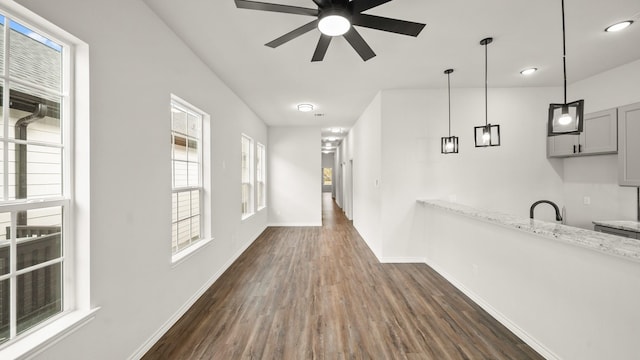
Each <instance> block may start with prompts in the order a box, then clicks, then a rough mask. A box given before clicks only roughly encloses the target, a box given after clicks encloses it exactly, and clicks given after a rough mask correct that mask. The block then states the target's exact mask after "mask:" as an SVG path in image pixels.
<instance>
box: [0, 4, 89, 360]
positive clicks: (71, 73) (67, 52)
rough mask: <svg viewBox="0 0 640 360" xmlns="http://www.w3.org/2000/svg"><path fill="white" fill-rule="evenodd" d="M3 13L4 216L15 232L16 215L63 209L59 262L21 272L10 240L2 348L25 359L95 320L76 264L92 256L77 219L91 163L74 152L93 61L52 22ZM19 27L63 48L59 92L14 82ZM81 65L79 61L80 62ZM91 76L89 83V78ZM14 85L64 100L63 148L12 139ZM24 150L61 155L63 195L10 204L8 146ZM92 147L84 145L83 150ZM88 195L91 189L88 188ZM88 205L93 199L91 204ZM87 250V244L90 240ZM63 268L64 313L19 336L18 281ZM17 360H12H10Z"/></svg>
mask: <svg viewBox="0 0 640 360" xmlns="http://www.w3.org/2000/svg"><path fill="white" fill-rule="evenodd" d="M0 13H1V14H2V15H3V16H4V17H5V21H4V26H3V31H4V32H3V33H2V35H1V36H3V37H4V39H5V42H4V44H3V47H4V54H3V56H4V58H5V61H4V64H3V70H2V71H0V85H1V86H2V88H3V94H2V97H3V99H2V100H3V111H2V115H1V116H2V118H3V125H2V126H3V127H4V128H3V131H2V136H1V137H0V143H2V144H3V146H2V150H0V152H2V160H1V161H0V163H1V164H2V165H0V166H2V169H3V171H2V174H1V175H0V176H2V178H3V180H2V183H3V190H2V191H1V192H0V212H1V213H10V214H11V225H10V226H11V228H12V230H15V229H16V226H17V221H16V220H17V219H16V213H17V212H20V211H29V210H36V209H47V208H55V207H59V208H60V217H61V221H60V226H61V235H60V237H61V238H60V242H61V244H60V252H61V253H60V256H59V257H57V258H54V259H50V260H45V261H43V262H40V263H38V264H36V265H31V266H28V267H25V268H23V269H17V261H16V260H17V259H16V257H17V245H18V244H19V243H20V242H22V241H20V240H19V238H18V237H17V232H16V231H12V232H11V235H10V236H9V239H7V240H6V241H4V242H3V243H4V244H6V243H9V254H10V255H9V256H10V269H9V273H7V274H4V275H2V276H0V279H3V280H6V279H9V280H10V283H11V284H10V292H11V295H10V314H11V315H10V317H11V320H10V337H9V340H7V341H6V342H4V343H2V344H0V355H1V356H5V355H7V354H25V353H28V352H29V351H33V349H34V348H37V347H39V346H43V344H45V343H47V342H50V341H52V340H51V339H52V338H54V337H56V336H58V335H60V333H62V332H64V331H68V329H70V328H71V327H75V326H78V323H79V322H81V321H83V320H85V319H87V317H88V316H90V315H91V314H93V313H94V312H95V310H93V311H91V310H89V309H88V306H86V305H88V296H89V288H88V280H89V274H88V272H89V269H84V268H83V270H86V273H85V275H80V274H81V271H79V269H76V262H75V258H76V257H77V256H79V255H84V254H87V253H88V251H85V250H87V249H88V248H86V249H85V248H84V247H83V246H82V244H77V243H76V234H77V233H81V234H82V235H87V236H88V226H78V223H77V222H76V221H75V219H76V206H77V205H76V194H77V193H80V194H86V193H85V192H84V190H85V189H84V188H81V189H76V177H79V176H84V175H86V172H85V171H81V174H80V175H79V174H77V173H76V171H75V169H76V167H75V165H76V162H79V163H85V162H87V163H88V161H86V160H87V159H88V157H85V156H84V155H80V156H79V155H78V154H76V152H75V148H76V132H77V131H78V130H77V128H76V126H75V118H76V116H78V115H79V114H80V115H82V116H83V118H85V119H86V121H87V123H88V120H89V111H88V103H87V104H84V101H88V99H89V96H88V57H87V56H86V55H88V53H87V52H85V50H87V48H86V47H85V46H86V44H84V43H82V42H81V41H80V40H78V39H77V38H75V37H74V36H72V35H70V34H68V33H66V32H64V31H63V30H61V29H59V28H58V27H57V26H55V25H53V24H51V23H50V22H48V21H47V20H44V19H42V18H40V17H39V16H37V15H35V14H33V13H32V12H30V11H28V10H26V9H25V8H23V7H21V6H20V5H17V4H0ZM11 21H14V22H16V23H18V24H19V25H22V26H25V27H26V28H28V29H29V30H32V31H34V32H36V33H37V34H39V35H42V36H44V37H46V38H47V39H49V40H52V41H54V42H55V43H56V44H58V45H60V46H61V50H60V52H61V63H60V71H61V77H60V89H59V90H57V91H56V90H52V89H50V88H47V87H44V86H41V85H39V84H37V83H35V82H31V81H28V80H23V79H19V78H15V77H12V76H11V74H10V66H11V61H10V60H9V58H10V55H9V54H10V38H11V36H12V35H11V27H10V23H11ZM77 59H79V60H80V61H76V60H77ZM85 76H86V77H85ZM15 85H20V86H24V87H26V88H27V89H31V90H33V91H40V92H44V93H47V94H50V95H55V96H58V97H59V98H60V136H61V139H60V143H59V144H54V143H50V142H39V141H29V140H25V141H21V140H18V139H15V138H11V137H10V136H9V132H8V128H9V126H10V125H9V119H10V114H9V111H4V110H8V109H9V108H10V97H11V94H10V92H11V89H12V87H13V86H15ZM79 88H82V89H86V90H87V93H84V94H81V95H78V93H76V90H77V89H79ZM79 128H80V131H81V132H82V133H83V134H84V133H85V131H88V129H89V127H88V125H87V126H80V127H79ZM11 143H12V144H25V145H29V144H32V145H41V144H42V145H45V146H47V147H50V148H58V149H60V162H61V163H60V181H61V184H60V194H59V195H56V196H42V197H31V198H27V199H10V198H9V190H8V188H9V186H11V185H10V183H9V182H8V181H7V179H8V177H9V176H10V175H11V174H10V173H9V171H8V170H9V164H8V163H9V162H10V160H9V158H8V156H7V155H8V153H9V146H6V145H8V144H11ZM86 144H88V142H86V143H82V144H81V146H82V147H83V148H84V146H83V145H86ZM87 189H88V186H87ZM87 200H88V199H87ZM86 243H87V244H88V239H86ZM58 263H59V264H61V266H60V272H61V273H60V278H59V281H60V286H61V289H60V291H61V292H60V296H61V299H60V302H61V305H60V311H59V312H57V313H55V314H53V315H52V316H50V317H48V318H46V319H44V320H42V321H39V322H37V323H36V324H35V325H32V326H29V327H28V328H27V329H26V330H24V331H22V332H21V333H19V334H18V333H17V327H18V324H17V318H16V312H17V309H16V302H17V299H16V296H17V294H16V287H17V284H16V283H17V280H16V278H17V277H18V276H21V275H22V274H26V273H29V272H32V271H36V270H38V269H42V268H46V267H48V266H50V265H53V264H58ZM27 339H29V340H28V343H29V346H28V347H27V346H25V345H23V344H24V343H25V342H27ZM7 356H13V355H7Z"/></svg>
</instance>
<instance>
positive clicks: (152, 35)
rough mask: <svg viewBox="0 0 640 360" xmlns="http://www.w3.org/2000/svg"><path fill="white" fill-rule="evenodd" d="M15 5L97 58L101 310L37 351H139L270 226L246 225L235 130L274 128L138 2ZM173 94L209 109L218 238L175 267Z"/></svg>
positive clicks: (93, 139)
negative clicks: (69, 36)
mask: <svg viewBox="0 0 640 360" xmlns="http://www.w3.org/2000/svg"><path fill="white" fill-rule="evenodd" d="M20 3H21V4H24V5H25V6H27V7H28V8H30V9H32V10H33V11H35V12H36V13H38V14H40V15H41V16H43V17H45V18H47V19H48V20H50V21H51V22H53V23H54V24H56V25H58V26H60V27H61V28H63V29H65V30H67V31H69V32H70V33H71V34H73V35H75V36H77V37H78V38H80V39H82V40H84V41H86V42H87V43H88V44H89V47H90V61H91V62H90V76H91V79H90V81H91V82H90V85H91V86H90V89H91V94H90V95H91V110H90V114H91V136H90V148H91V149H90V150H91V151H90V154H91V155H90V156H91V159H90V162H91V180H90V189H91V190H90V191H91V208H90V211H91V216H90V218H91V237H90V239H79V241H90V242H91V269H90V272H91V304H92V306H96V307H101V309H100V310H99V311H98V313H97V316H96V318H95V319H94V320H92V321H91V322H89V323H88V324H86V325H84V326H83V327H81V328H80V329H79V330H77V331H76V332H74V333H72V334H70V335H68V336H67V337H65V338H64V339H62V340H61V341H59V342H57V343H55V344H54V345H52V346H51V347H50V348H49V349H47V350H46V351H45V352H43V353H41V354H40V355H39V356H37V358H40V359H126V358H129V357H131V356H138V355H140V354H141V353H143V352H144V350H145V349H146V346H150V345H152V343H153V341H154V340H156V339H157V337H158V336H159V335H160V334H161V330H163V329H164V330H166V329H167V326H168V325H170V324H171V321H172V320H175V319H176V316H177V315H179V314H180V311H182V310H185V308H184V306H185V305H189V304H190V303H191V301H193V300H195V297H196V296H197V295H198V294H199V293H200V292H201V291H202V290H204V289H206V288H207V287H208V286H209V285H210V284H211V283H212V281H213V280H215V278H216V277H217V276H219V275H220V273H221V272H222V271H223V270H224V269H225V268H226V266H228V265H229V264H230V262H231V261H233V260H234V259H235V257H236V256H237V255H238V254H239V252H240V251H242V250H243V248H244V247H246V246H247V245H249V244H250V243H251V242H252V240H254V238H255V237H256V236H257V235H258V234H260V233H261V232H262V231H263V229H264V228H265V227H266V224H267V213H266V211H262V212H260V213H258V214H256V215H255V216H253V217H252V218H250V219H249V220H247V221H244V222H242V223H241V222H240V134H241V133H247V134H249V135H251V136H253V137H254V139H255V140H256V141H260V142H261V143H263V144H265V145H267V148H269V143H268V142H267V127H266V126H265V124H264V123H263V122H262V121H261V120H260V119H259V118H257V117H256V115H255V114H254V113H253V112H252V111H251V110H250V109H249V108H248V107H247V106H246V105H245V104H244V103H243V102H242V100H241V99H239V98H238V97H237V96H236V95H235V94H234V93H233V92H232V91H231V90H230V89H229V88H227V87H226V86H225V85H224V84H223V83H222V82H221V81H220V79H219V78H218V77H217V76H216V75H215V74H213V73H212V72H211V70H210V69H209V68H208V67H207V66H206V65H204V64H203V63H202V62H201V61H200V60H199V59H198V58H197V57H196V56H195V55H194V54H193V53H192V52H191V51H190V50H189V48H188V47H187V46H186V45H184V44H183V43H182V42H181V41H180V40H179V39H178V38H177V37H176V36H175V34H174V33H173V32H172V31H170V30H169V29H168V28H167V27H166V26H165V25H164V23H163V22H162V21H161V20H160V19H158V18H157V17H156V16H155V15H154V14H153V13H152V12H151V10H149V9H148V8H147V7H146V5H144V3H143V2H141V1H127V0H115V1H98V0H89V1H73V0H60V1H56V2H51V1H47V0H23V1H20ZM168 49H171V51H168ZM171 93H174V94H176V95H177V96H179V97H181V98H183V99H184V100H186V101H188V102H190V103H192V104H193V105H195V106H197V107H198V108H200V109H202V110H204V111H206V112H208V113H209V114H210V115H211V118H212V124H211V125H212V126H211V128H212V129H211V139H209V140H210V141H211V147H212V154H211V164H209V165H210V167H211V172H212V179H211V186H212V193H211V194H209V196H210V197H211V198H212V199H213V201H212V204H213V205H212V206H213V209H212V214H210V215H209V216H208V218H207V219H206V220H207V221H209V222H211V224H212V226H211V228H212V235H213V237H214V240H213V242H211V243H210V244H209V245H207V246H205V247H204V248H201V249H200V250H199V251H198V252H196V253H195V254H193V255H192V256H190V257H188V258H187V259H185V260H184V261H182V262H181V263H179V264H177V265H172V264H171V246H170V244H171V198H170V194H171V165H170V161H169V159H170V158H169V154H170V141H168V140H169V133H170V107H169V103H170V94H171ZM77 121H80V122H82V121H86V119H77ZM315 168H316V169H317V167H315ZM316 178H317V177H316Z"/></svg>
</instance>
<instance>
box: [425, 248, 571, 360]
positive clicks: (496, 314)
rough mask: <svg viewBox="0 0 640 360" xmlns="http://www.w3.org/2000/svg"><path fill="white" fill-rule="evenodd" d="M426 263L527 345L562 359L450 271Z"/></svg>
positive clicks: (553, 358)
mask: <svg viewBox="0 0 640 360" xmlns="http://www.w3.org/2000/svg"><path fill="white" fill-rule="evenodd" d="M424 263H425V264H427V265H428V266H430V267H431V268H432V269H433V270H435V272H437V273H438V274H440V275H442V277H444V278H445V279H447V281H449V282H450V283H451V284H452V285H453V286H455V287H456V288H457V289H458V290H460V291H462V292H463V293H464V294H465V295H467V296H468V297H469V298H470V299H471V300H473V302H475V303H476V304H478V306H480V307H481V308H482V309H483V310H484V311H486V312H488V313H489V315H491V316H492V317H493V318H494V319H496V320H497V321H498V322H499V323H501V324H502V325H504V326H505V327H506V328H507V329H509V330H510V331H511V332H512V333H514V334H516V336H518V337H519V338H520V339H522V341H524V342H525V343H526V344H527V345H529V346H531V348H533V349H534V350H535V351H537V352H538V353H539V354H540V355H542V357H544V358H545V359H547V360H560V357H559V356H557V355H556V354H554V353H553V352H552V351H551V350H549V349H548V348H547V347H545V346H544V345H543V344H541V343H540V342H538V341H537V340H536V339H535V338H534V337H532V336H531V335H529V334H528V333H527V332H526V331H524V330H522V329H521V328H520V327H519V326H518V325H517V324H515V323H514V322H513V321H511V320H510V319H509V318H508V317H506V316H505V315H504V314H502V313H501V312H500V311H498V310H496V309H495V308H494V307H493V306H491V305H490V304H489V303H488V302H486V301H485V300H484V299H483V298H482V297H480V296H478V295H477V294H476V293H474V292H473V291H471V290H470V289H469V288H467V287H466V286H464V285H463V284H462V283H461V282H459V281H458V280H456V279H455V278H454V277H453V276H451V275H450V274H449V273H447V272H446V271H444V270H443V269H442V268H440V267H439V266H438V265H436V264H432V263H429V261H427V259H425V261H424Z"/></svg>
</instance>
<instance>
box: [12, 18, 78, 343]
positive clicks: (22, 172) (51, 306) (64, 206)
mask: <svg viewBox="0 0 640 360" xmlns="http://www.w3.org/2000/svg"><path fill="white" fill-rule="evenodd" d="M71 52H72V47H71V46H69V45H68V44H65V43H63V42H62V41H59V40H56V39H54V38H53V37H52V36H50V35H49V34H46V33H45V32H43V31H40V30H39V29H37V28H36V27H35V26H32V25H30V24H27V23H25V22H23V21H22V20H17V19H14V18H12V16H11V15H10V14H9V13H3V14H0V103H1V105H0V344H4V343H9V342H11V341H12V340H13V339H15V338H17V337H19V336H20V335H22V334H24V333H25V332H27V331H29V330H30V329H32V328H34V327H36V326H40V325H42V324H44V323H45V322H47V320H49V319H52V318H53V317H54V316H56V315H57V314H59V313H62V312H63V311H65V310H69V309H71V307H72V306H73V305H72V304H73V300H71V299H72V298H73V294H71V293H69V291H71V290H69V289H68V287H66V286H65V281H69V282H72V281H71V279H72V275H71V274H73V270H72V269H71V268H70V265H69V262H70V261H71V260H69V259H72V258H73V254H72V253H70V249H71V247H70V245H69V244H70V243H71V238H70V235H69V231H67V230H68V229H70V228H71V225H72V217H71V214H70V207H71V205H70V204H71V197H70V196H71V188H70V179H71V159H72V156H71V155H72V154H71V153H70V151H69V149H70V144H71V143H72V141H73V139H72V134H73V132H72V131H71V123H72V120H71V118H70V111H69V109H68V107H67V106H68V104H70V103H72V102H73V99H72V98H71V95H70V94H72V91H71V89H70V81H69V79H70V77H71V65H70V60H69V59H70V58H71ZM63 274H64V276H63ZM68 299H69V300H68ZM67 300H68V301H67Z"/></svg>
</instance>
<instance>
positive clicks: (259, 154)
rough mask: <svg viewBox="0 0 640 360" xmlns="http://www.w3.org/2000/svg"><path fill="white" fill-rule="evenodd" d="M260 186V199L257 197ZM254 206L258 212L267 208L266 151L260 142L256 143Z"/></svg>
mask: <svg viewBox="0 0 640 360" xmlns="http://www.w3.org/2000/svg"><path fill="white" fill-rule="evenodd" d="M260 180H262V181H260ZM260 186H262V197H260V196H259V194H260ZM256 204H257V208H258V211H260V210H262V209H264V208H266V207H267V151H266V147H265V146H264V145H263V144H262V143H260V142H257V143H256Z"/></svg>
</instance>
